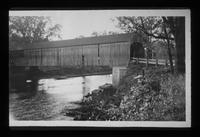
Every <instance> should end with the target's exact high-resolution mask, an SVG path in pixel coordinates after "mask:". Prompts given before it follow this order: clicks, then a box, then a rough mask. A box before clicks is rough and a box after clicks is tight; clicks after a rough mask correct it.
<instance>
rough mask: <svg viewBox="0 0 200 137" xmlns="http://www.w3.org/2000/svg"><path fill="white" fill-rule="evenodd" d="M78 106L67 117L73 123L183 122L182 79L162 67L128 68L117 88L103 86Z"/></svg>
mask: <svg viewBox="0 0 200 137" xmlns="http://www.w3.org/2000/svg"><path fill="white" fill-rule="evenodd" d="M142 70H143V71H142ZM143 72H144V75H143ZM138 75H139V77H138ZM80 104H81V106H82V107H80V108H77V109H71V110H67V111H66V115H70V116H74V117H75V118H74V120H117V121H119V120H120V121H184V120H185V75H172V74H171V73H170V72H169V69H168V68H166V67H163V66H160V67H155V66H149V67H148V68H146V67H145V66H143V65H133V64H130V65H129V67H128V70H127V73H126V76H125V77H124V78H123V79H122V81H121V82H120V85H119V86H118V88H114V87H112V85H109V84H106V85H104V86H102V87H100V88H99V89H97V90H94V91H93V92H92V94H88V95H87V96H85V98H84V99H83V100H82V102H81V103H80Z"/></svg>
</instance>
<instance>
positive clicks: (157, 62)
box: [156, 56, 158, 67]
mask: <svg viewBox="0 0 200 137" xmlns="http://www.w3.org/2000/svg"><path fill="white" fill-rule="evenodd" d="M157 66H158V57H157V56H156V67H157Z"/></svg>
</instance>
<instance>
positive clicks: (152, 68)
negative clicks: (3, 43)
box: [8, 9, 191, 127]
mask: <svg viewBox="0 0 200 137" xmlns="http://www.w3.org/2000/svg"><path fill="white" fill-rule="evenodd" d="M190 18H191V17H190V10H189V9H159V10H158V9H157V10H154V9H146V10H144V9H143V10H140V9H137V10H136V9H124V10H123V9H113V10H108V9H106V10H103V9H98V10H94V9H93V10H90V9H89V10H9V18H8V19H9V20H8V23H9V32H8V34H9V35H8V37H9V62H8V64H9V126H10V127H20V126H44V127H48V126H53V127H54V126H65V127H66V126H70V127H76V126H79V127H80V126H83V127H84V126H87V127H88V126H89V127H191V28H190V27H191V26H190V25H191V19H190Z"/></svg>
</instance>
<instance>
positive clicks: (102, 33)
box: [91, 31, 119, 37]
mask: <svg viewBox="0 0 200 137" xmlns="http://www.w3.org/2000/svg"><path fill="white" fill-rule="evenodd" d="M116 34H119V33H118V32H114V31H108V32H107V31H103V32H96V31H94V32H92V34H91V35H92V36H94V37H97V36H105V35H116Z"/></svg>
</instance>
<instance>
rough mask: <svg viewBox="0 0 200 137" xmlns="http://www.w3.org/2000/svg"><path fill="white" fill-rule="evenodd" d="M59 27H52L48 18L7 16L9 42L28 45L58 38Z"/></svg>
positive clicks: (57, 25) (56, 25)
mask: <svg viewBox="0 0 200 137" xmlns="http://www.w3.org/2000/svg"><path fill="white" fill-rule="evenodd" d="M60 28H61V26H60V25H59V24H55V25H53V24H52V23H51V19H50V18H49V17H43V16H9V41H10V42H12V43H20V44H30V43H34V42H40V41H48V40H51V39H52V38H54V37H58V38H60V35H59V32H60Z"/></svg>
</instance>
